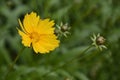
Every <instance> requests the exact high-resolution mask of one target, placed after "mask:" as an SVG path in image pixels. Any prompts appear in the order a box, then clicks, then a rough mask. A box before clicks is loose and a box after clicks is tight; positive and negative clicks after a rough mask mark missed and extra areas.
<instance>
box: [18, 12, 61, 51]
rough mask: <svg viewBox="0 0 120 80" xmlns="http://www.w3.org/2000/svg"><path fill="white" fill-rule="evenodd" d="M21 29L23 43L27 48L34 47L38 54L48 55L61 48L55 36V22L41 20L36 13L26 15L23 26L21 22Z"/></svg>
mask: <svg viewBox="0 0 120 80" xmlns="http://www.w3.org/2000/svg"><path fill="white" fill-rule="evenodd" d="M19 24H20V26H21V29H22V30H20V29H18V33H19V34H20V36H21V37H22V43H23V45H24V46H26V47H30V46H32V47H33V49H34V51H35V52H36V53H38V52H39V53H48V52H49V51H52V50H54V49H55V48H56V47H58V46H59V40H57V36H56V35H55V34H54V29H55V28H53V26H54V24H55V23H54V21H53V20H52V21H50V20H49V19H43V20H42V19H40V16H37V14H36V13H35V12H31V13H30V14H26V15H25V17H24V19H23V24H22V23H21V21H20V20H19Z"/></svg>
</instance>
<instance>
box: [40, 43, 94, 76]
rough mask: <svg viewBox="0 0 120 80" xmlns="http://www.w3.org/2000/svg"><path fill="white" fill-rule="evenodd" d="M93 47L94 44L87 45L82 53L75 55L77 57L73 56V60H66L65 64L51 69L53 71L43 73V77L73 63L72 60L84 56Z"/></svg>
mask: <svg viewBox="0 0 120 80" xmlns="http://www.w3.org/2000/svg"><path fill="white" fill-rule="evenodd" d="M92 47H93V45H90V46H89V47H87V48H86V49H85V50H84V51H83V52H81V54H78V55H77V56H75V57H74V58H72V59H71V60H69V61H67V62H65V63H64V64H63V65H61V66H58V67H56V68H55V69H53V71H51V72H50V71H49V72H47V73H45V74H44V75H42V76H41V77H45V76H47V75H48V74H49V73H52V72H54V71H56V70H57V69H59V68H62V67H64V66H66V65H68V64H69V63H71V62H72V61H74V60H77V59H78V58H79V57H81V56H84V53H85V52H87V51H88V50H89V49H90V48H92ZM80 59H81V58H80Z"/></svg>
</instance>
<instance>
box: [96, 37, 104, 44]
mask: <svg viewBox="0 0 120 80" xmlns="http://www.w3.org/2000/svg"><path fill="white" fill-rule="evenodd" d="M96 43H97V44H98V45H103V44H104V43H105V38H104V37H103V36H99V37H97V39H96Z"/></svg>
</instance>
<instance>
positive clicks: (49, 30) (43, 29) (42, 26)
mask: <svg viewBox="0 0 120 80" xmlns="http://www.w3.org/2000/svg"><path fill="white" fill-rule="evenodd" d="M54 24H55V23H54V21H53V20H52V21H49V19H45V20H41V21H39V24H38V29H37V30H39V31H38V32H39V33H40V34H53V33H54V29H55V28H53V26H54Z"/></svg>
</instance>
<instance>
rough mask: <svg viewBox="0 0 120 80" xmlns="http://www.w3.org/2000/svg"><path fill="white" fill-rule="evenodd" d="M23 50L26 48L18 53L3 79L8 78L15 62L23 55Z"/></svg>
mask: <svg viewBox="0 0 120 80" xmlns="http://www.w3.org/2000/svg"><path fill="white" fill-rule="evenodd" d="M23 51H24V48H23V49H21V51H20V53H18V55H17V56H16V58H15V60H14V61H13V63H12V64H11V65H10V67H9V70H8V71H7V73H6V74H5V76H4V79H3V80H6V79H7V77H8V74H9V72H10V71H11V70H12V69H13V67H14V65H15V63H16V62H17V60H18V59H19V57H20V55H21V53H22V52H23Z"/></svg>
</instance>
